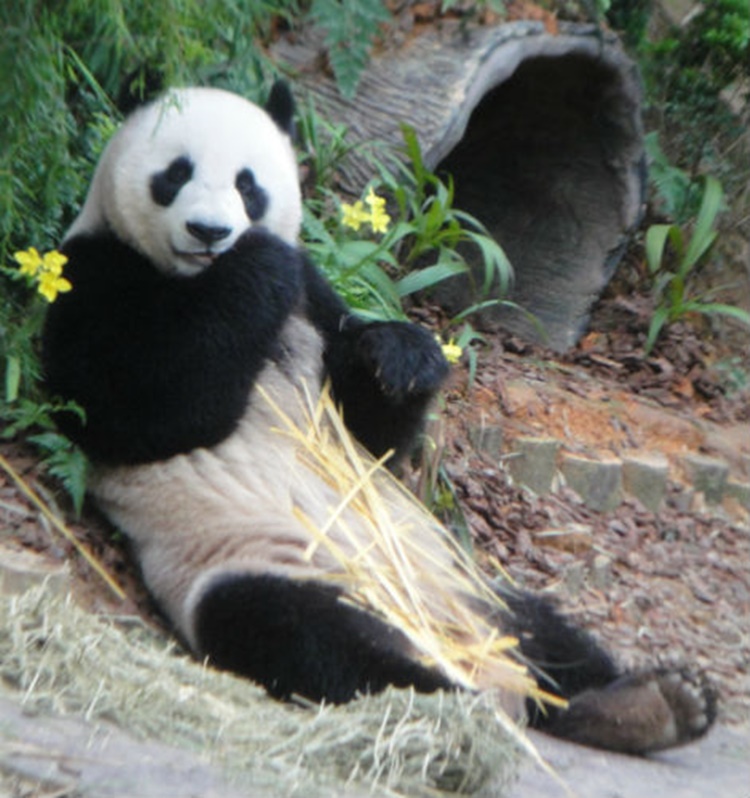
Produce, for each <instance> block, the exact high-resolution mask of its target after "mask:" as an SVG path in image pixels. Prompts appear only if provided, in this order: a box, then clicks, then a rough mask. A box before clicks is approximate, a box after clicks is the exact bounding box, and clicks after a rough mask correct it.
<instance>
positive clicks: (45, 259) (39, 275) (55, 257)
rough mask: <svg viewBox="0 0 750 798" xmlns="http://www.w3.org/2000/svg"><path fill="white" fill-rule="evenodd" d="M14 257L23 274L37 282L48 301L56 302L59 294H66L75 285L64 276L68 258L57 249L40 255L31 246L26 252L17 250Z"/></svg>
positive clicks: (37, 286)
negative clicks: (64, 267)
mask: <svg viewBox="0 0 750 798" xmlns="http://www.w3.org/2000/svg"><path fill="white" fill-rule="evenodd" d="M13 258H14V259H15V261H16V263H18V264H19V266H20V268H19V271H20V272H21V274H25V275H26V276H27V277H31V278H32V279H33V281H34V282H36V290H37V291H38V292H39V293H40V294H41V295H42V296H43V297H44V298H45V299H46V300H47V301H48V302H54V301H55V299H57V295H58V294H64V293H65V292H66V291H70V289H71V288H72V287H73V286H72V285H71V284H70V281H69V280H66V279H65V278H64V277H63V276H62V272H63V266H65V264H66V263H67V262H68V259H67V257H66V256H65V255H63V254H62V253H61V252H58V251H57V250H56V249H53V250H51V251H50V252H45V253H44V255H40V254H39V252H38V251H37V250H36V248H35V247H29V249H27V250H26V251H25V252H16V253H15V255H13Z"/></svg>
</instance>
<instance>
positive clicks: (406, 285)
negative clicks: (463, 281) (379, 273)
mask: <svg viewBox="0 0 750 798" xmlns="http://www.w3.org/2000/svg"><path fill="white" fill-rule="evenodd" d="M465 271H466V266H465V265H464V264H463V263H462V262H461V261H441V262H440V263H436V264H435V265H434V266H427V267H426V268H424V269H415V270H414V271H413V272H409V274H407V275H406V276H405V277H402V278H401V279H400V280H397V281H396V291H397V292H398V295H399V296H400V297H405V296H408V295H409V294H414V293H416V292H417V291H423V290H424V289H425V288H431V287H432V286H434V285H437V284H438V283H440V282H442V281H443V280H447V279H448V278H449V277H453V276H455V275H456V274H462V273H463V272H465Z"/></svg>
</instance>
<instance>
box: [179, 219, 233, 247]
mask: <svg viewBox="0 0 750 798" xmlns="http://www.w3.org/2000/svg"><path fill="white" fill-rule="evenodd" d="M185 227H186V229H187V231H188V233H190V235H191V236H192V237H193V238H195V239H197V240H198V241H200V242H201V243H202V244H206V245H207V246H208V247H209V248H210V247H211V245H212V244H216V243H217V242H218V241H223V240H224V239H225V238H228V237H229V236H230V235H231V234H232V228H231V227H224V226H219V225H211V224H203V223H202V222H185Z"/></svg>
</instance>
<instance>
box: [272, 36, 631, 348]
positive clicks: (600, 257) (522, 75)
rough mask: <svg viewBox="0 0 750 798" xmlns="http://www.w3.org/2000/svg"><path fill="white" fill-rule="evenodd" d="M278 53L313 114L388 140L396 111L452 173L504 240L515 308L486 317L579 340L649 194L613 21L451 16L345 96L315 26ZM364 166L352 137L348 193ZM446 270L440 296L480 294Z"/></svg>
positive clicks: (567, 341)
mask: <svg viewBox="0 0 750 798" xmlns="http://www.w3.org/2000/svg"><path fill="white" fill-rule="evenodd" d="M275 55H276V56H277V57H279V58H282V59H283V60H284V61H286V62H287V63H288V64H289V65H291V67H292V68H293V69H294V70H295V71H296V73H297V76H296V78H295V84H296V91H298V92H300V93H302V94H304V93H306V92H310V93H311V94H312V96H313V98H314V103H315V107H316V109H317V111H318V113H319V114H321V115H322V116H324V117H326V118H328V119H330V120H331V121H333V122H335V123H339V124H346V125H347V126H348V129H349V138H350V141H354V142H357V141H368V140H372V139H380V140H382V141H384V142H386V143H387V144H388V145H392V146H393V148H394V150H396V149H398V148H399V147H400V146H401V144H402V141H403V140H402V134H401V130H400V125H401V124H402V123H406V124H408V125H411V126H412V127H413V128H414V129H415V131H416V132H417V135H418V138H419V141H420V145H421V147H422V152H423V156H424V160H425V163H426V164H427V166H428V167H429V168H431V169H433V170H436V171H437V172H438V173H449V174H450V175H452V177H453V180H454V183H455V192H456V193H455V203H454V204H455V206H456V207H458V208H460V209H462V210H466V211H469V212H470V213H472V214H473V215H474V216H476V217H477V218H478V219H479V220H480V221H481V222H483V223H484V225H485V226H486V227H487V228H488V230H489V231H490V232H491V234H492V235H493V237H494V238H495V239H496V240H497V241H498V242H499V243H500V244H501V245H502V247H503V248H504V250H505V252H506V254H507V255H508V257H509V259H510V261H511V263H512V265H513V268H514V273H515V280H514V286H513V290H512V293H511V296H510V298H511V299H512V300H513V301H514V302H515V303H517V304H518V306H519V307H520V308H522V309H523V311H519V310H514V309H512V308H511V309H508V308H505V307H502V308H496V309H493V310H490V311H486V312H485V313H484V314H483V316H482V319H481V322H482V323H483V324H485V325H492V324H495V323H499V324H501V325H503V326H505V327H507V328H509V329H511V330H512V331H515V332H517V333H519V334H520V335H522V336H524V337H527V338H532V339H539V338H541V339H542V340H543V341H545V342H546V343H547V344H549V345H550V346H552V347H553V348H554V349H556V350H559V351H564V350H566V349H568V348H569V347H571V346H572V345H573V344H575V342H576V341H577V340H578V338H579V337H580V335H581V334H582V333H583V331H584V330H585V328H586V323H587V320H588V316H589V312H590V308H591V306H592V304H593V302H594V301H595V300H596V298H597V297H598V296H599V295H600V293H601V291H602V289H603V288H604V287H605V286H606V284H607V282H608V281H609V279H610V278H611V276H612V273H613V272H614V269H615V266H616V265H617V263H618V261H619V259H620V257H621V256H622V253H623V251H624V249H625V246H626V244H627V240H628V237H629V235H630V234H631V233H632V231H633V230H634V228H635V227H636V226H637V224H638V222H639V220H640V217H641V214H642V206H643V200H644V189H645V157H644V148H643V129H642V124H641V90H640V82H639V75H638V71H637V67H636V66H635V64H634V63H633V61H631V60H630V59H629V58H628V57H627V56H626V55H625V54H624V52H623V50H622V48H621V47H620V45H619V41H618V39H617V37H616V36H615V35H614V34H611V33H609V32H605V31H601V30H600V29H599V28H597V27H595V26H593V25H580V24H572V23H570V24H565V23H560V26H559V31H558V32H557V33H555V34H551V33H548V32H547V31H546V30H545V28H544V26H543V25H542V24H541V23H538V22H512V23H506V24H500V25H496V26H492V27H481V26H476V27H473V28H467V27H465V26H461V25H459V24H451V23H449V22H445V23H442V24H440V25H439V26H438V25H435V26H433V27H432V28H430V29H428V30H425V31H424V32H422V33H420V34H418V35H414V36H412V37H411V38H409V39H407V40H405V41H402V42H400V43H398V44H397V45H392V46H390V47H389V48H388V49H382V50H379V51H378V52H376V53H375V54H374V56H373V58H372V61H371V63H370V65H369V66H368V68H367V70H366V72H365V74H364V75H363V77H362V80H361V83H360V85H359V87H358V90H357V93H356V95H355V96H354V97H353V98H352V99H350V100H348V99H345V98H343V97H342V96H341V94H340V93H339V92H338V90H337V88H336V85H335V82H334V80H333V79H332V77H330V76H329V75H327V74H326V72H325V70H324V69H323V68H322V67H321V64H323V63H324V59H323V58H322V57H321V45H320V42H319V40H318V41H316V40H315V38H314V37H311V38H309V39H305V37H303V38H302V39H298V40H297V41H296V42H294V43H291V42H289V41H283V42H280V43H279V45H278V46H277V48H276V51H275ZM372 176H373V175H372V169H371V167H370V166H369V165H368V162H367V161H366V160H365V159H364V158H362V157H359V156H358V155H357V154H356V152H355V153H354V154H353V155H352V156H351V157H350V158H349V160H348V161H347V162H346V163H345V165H344V166H343V169H342V186H343V188H344V190H346V191H349V192H351V193H354V194H358V193H359V192H360V190H361V189H362V187H363V186H364V185H365V184H366V183H367V181H368V180H370V179H371V178H372ZM467 254H468V257H467V259H468V260H469V261H470V262H471V260H472V254H471V253H467ZM473 268H475V269H476V268H478V265H477V264H475V265H474V267H473ZM453 280H455V281H456V282H454V283H453V284H451V285H447V286H444V287H443V288H442V289H440V290H438V292H437V298H438V299H439V300H440V301H442V302H443V303H444V304H446V305H448V307H449V310H458V309H460V308H461V307H465V306H467V305H468V304H470V303H471V302H473V301H476V300H477V299H479V297H478V296H477V294H476V291H475V289H474V288H473V285H474V284H476V282H478V281H476V280H474V281H472V280H469V279H462V278H453ZM528 312H530V313H531V314H533V315H534V317H536V319H537V320H538V322H540V323H541V325H542V327H543V329H544V334H542V335H540V329H539V325H538V324H537V323H535V322H532V321H530V319H529V314H528Z"/></svg>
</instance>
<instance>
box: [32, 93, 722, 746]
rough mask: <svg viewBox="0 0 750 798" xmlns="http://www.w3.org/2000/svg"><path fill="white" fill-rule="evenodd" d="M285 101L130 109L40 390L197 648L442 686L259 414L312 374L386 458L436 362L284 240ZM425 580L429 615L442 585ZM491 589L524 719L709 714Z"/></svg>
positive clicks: (617, 722) (424, 400)
mask: <svg viewBox="0 0 750 798" xmlns="http://www.w3.org/2000/svg"><path fill="white" fill-rule="evenodd" d="M293 114H294V105H293V101H292V97H291V94H290V91H289V89H288V87H287V86H286V85H285V84H283V83H278V84H276V85H275V86H274V88H273V90H272V91H271V94H270V97H269V99H268V101H267V103H266V105H265V107H260V106H257V105H255V104H253V103H251V102H248V101H247V100H245V99H244V98H242V97H239V96H237V95H234V94H232V93H228V92H226V91H223V90H219V89H213V88H186V89H179V90H172V91H169V92H167V93H166V94H165V95H163V96H162V97H160V98H158V99H156V100H153V101H151V102H150V103H148V104H146V105H144V106H142V107H140V108H138V109H137V110H135V111H134V112H133V113H132V114H131V115H130V116H129V117H128V118H127V120H126V121H125V122H124V124H123V125H122V127H121V129H120V130H119V131H118V132H117V133H116V134H115V136H114V137H113V138H112V140H111V141H110V143H109V144H108V146H107V147H106V149H105V151H104V153H103V155H102V157H101V159H100V161H99V163H98V165H97V168H96V171H95V174H94V177H93V181H92V184H91V186H90V190H89V193H88V195H87V198H86V201H85V203H84V205H83V207H82V209H81V211H80V214H79V215H78V217H77V218H76V219H75V221H74V222H73V224H72V226H71V228H70V230H69V232H68V233H67V236H66V237H65V240H64V242H63V245H62V251H63V252H64V254H65V255H66V256H67V257H68V259H69V264H68V266H67V271H66V275H67V276H69V278H70V281H71V282H72V284H73V290H72V291H70V292H69V293H66V294H64V295H61V296H60V297H59V298H58V299H57V301H56V302H55V303H54V304H52V305H51V306H50V309H49V312H48V315H47V318H46V323H45V328H44V333H43V367H44V375H45V380H46V385H47V389H48V391H49V393H50V394H51V395H52V396H56V397H60V398H63V399H65V400H74V401H75V402H76V403H78V405H80V407H81V408H83V410H84V412H85V419H82V418H81V417H80V416H79V415H77V414H73V413H67V414H61V415H60V416H59V418H58V421H59V426H60V428H61V429H62V431H63V432H64V433H65V434H67V435H68V436H69V437H70V438H72V439H73V440H74V441H75V442H76V443H78V444H79V445H80V446H81V447H82V448H83V450H84V451H85V452H86V453H87V455H88V457H89V459H90V461H91V463H92V474H91V478H90V492H91V494H92V496H93V498H94V500H95V501H96V502H97V503H98V505H99V506H100V507H101V508H102V509H103V510H104V512H105V513H106V514H107V516H108V517H109V518H110V519H111V520H112V521H113V522H114V524H115V525H116V526H118V527H119V528H120V529H122V530H123V531H124V532H125V533H126V535H127V536H128V538H129V539H130V541H131V542H132V544H133V550H134V555H135V557H136V558H137V562H138V564H139V566H140V569H141V571H142V574H143V579H144V581H145V585H146V586H147V588H148V590H149V591H150V593H151V594H152V595H153V597H154V599H155V600H156V602H157V604H158V606H159V607H160V609H161V610H162V612H163V613H164V615H165V616H166V618H167V619H168V621H169V622H170V623H171V625H172V626H173V628H174V629H175V631H176V633H177V634H178V635H179V637H180V638H181V639H182V640H183V641H184V642H185V644H186V645H187V646H188V647H189V649H190V650H191V651H192V652H193V653H194V654H195V655H196V657H199V658H202V659H207V660H208V661H209V662H211V663H212V664H214V665H215V666H216V667H218V668H222V669H228V670H232V671H235V672H237V673H239V674H243V675H245V676H247V677H249V678H250V679H252V680H254V681H256V682H257V683H259V684H261V685H263V686H264V687H265V688H266V689H267V690H268V692H269V693H270V694H271V695H272V696H274V697H277V698H279V699H289V698H292V697H294V696H303V697H305V698H307V699H311V700H314V701H322V700H324V701H328V702H332V703H340V702H345V701H348V700H350V699H352V698H353V697H355V696H356V695H358V694H360V693H368V692H371V693H372V692H377V691H379V690H382V689H383V688H384V687H386V686H387V685H389V684H392V685H396V686H412V687H414V688H415V689H417V690H421V691H426V692H429V691H434V690H437V689H439V688H444V689H451V688H453V687H454V685H455V679H453V678H452V677H451V675H450V674H448V673H446V672H445V671H444V670H441V669H440V668H439V667H437V666H435V665H434V664H431V663H430V662H428V661H425V659H424V658H421V657H419V656H417V655H416V652H415V651H414V649H413V646H412V644H411V643H410V641H409V639H408V638H407V636H406V635H405V634H403V632H402V630H401V629H399V628H398V625H397V624H394V623H392V622H388V621H386V620H384V619H383V617H381V616H380V615H379V614H378V613H377V612H373V611H370V610H369V609H368V608H367V607H363V606H362V605H361V604H358V603H356V602H352V601H348V600H347V586H346V584H345V583H344V582H341V581H337V580H336V579H335V578H333V579H332V578H330V577H331V575H332V574H333V573H334V572H335V571H336V568H337V566H336V563H334V562H332V560H331V558H330V556H329V555H328V554H327V553H326V552H325V551H324V550H322V549H320V548H318V549H317V550H316V551H315V553H314V554H313V555H312V556H311V554H310V552H311V551H312V550H313V549H312V548H311V540H310V530H309V528H308V526H306V525H305V524H303V523H301V522H300V517H299V508H300V507H302V508H303V509H304V512H305V514H306V516H307V517H308V518H311V519H312V520H313V522H314V523H315V524H317V525H322V524H325V523H326V519H327V518H328V517H329V516H330V514H331V507H332V506H334V505H335V503H336V501H337V498H336V497H335V496H331V495H330V491H331V488H330V484H329V482H328V481H327V480H326V479H325V475H324V474H323V475H322V474H319V473H314V472H313V471H311V470H310V469H307V470H305V469H304V468H302V467H300V463H299V456H298V455H299V452H298V443H296V442H295V439H294V437H293V436H284V435H279V434H278V426H279V415H278V412H277V411H278V410H279V409H281V411H282V412H283V413H284V414H285V415H286V416H288V417H290V418H291V419H292V420H293V421H294V423H295V424H298V425H304V424H305V423H307V422H308V421H309V419H308V417H307V416H306V414H305V412H304V409H303V408H304V407H305V406H306V405H305V402H304V401H302V397H303V396H304V397H306V398H307V401H308V405H309V401H310V399H311V398H312V400H313V403H314V400H315V397H316V396H318V395H319V394H320V392H321V390H322V387H321V386H322V385H323V383H324V382H327V383H329V384H330V390H331V392H332V395H333V398H334V400H335V402H336V406H337V407H338V408H339V411H340V414H341V418H342V419H343V422H344V423H345V425H346V428H347V429H348V430H349V431H350V433H351V435H352V436H353V438H355V439H356V440H357V441H358V442H359V444H361V445H362V447H364V448H365V449H366V450H368V451H369V452H370V453H371V455H372V456H374V457H375V458H383V457H387V456H388V453H392V454H391V455H390V456H391V460H390V462H391V463H394V462H396V461H397V460H398V458H399V457H401V456H403V455H404V454H405V453H407V452H408V451H409V449H410V447H411V446H412V443H413V441H414V439H415V436H416V435H417V434H418V432H419V429H420V425H421V423H422V419H423V416H424V414H425V411H426V409H427V407H428V405H429V403H430V401H431V400H432V398H433V397H434V396H435V394H436V392H437V391H438V389H439V387H440V385H441V383H442V381H443V380H444V378H445V376H446V374H447V370H448V367H447V364H446V362H445V360H444V358H443V356H442V353H441V350H440V347H439V346H438V345H437V344H436V342H435V340H434V339H433V336H432V335H431V334H430V333H428V332H427V331H426V330H423V329H421V328H420V327H418V326H415V325H413V324H411V323H407V322H367V321H365V320H363V319H361V318H359V317H358V316H357V315H355V314H354V313H352V312H351V311H350V310H349V309H348V307H347V306H346V305H345V304H344V302H343V301H342V300H341V299H340V297H339V296H338V295H337V294H336V293H335V292H334V291H333V290H332V288H331V287H330V286H329V284H328V283H327V282H326V280H325V279H324V278H323V277H322V276H321V274H319V273H318V271H317V270H316V268H315V267H314V265H313V264H312V262H311V261H310V259H309V258H308V257H307V256H306V255H305V253H304V252H303V250H302V249H301V248H300V247H299V246H298V243H297V238H298V234H299V230H300V224H301V215H302V204H301V197H300V188H299V183H298V171H297V164H296V159H295V154H294V150H293V145H292V141H291V132H292V127H293ZM384 496H385V500H386V501H388V502H394V504H396V505H397V504H398V502H399V501H400V499H398V493H397V492H396V491H393V490H391V489H386V490H385V493H384ZM396 512H401V510H400V509H399V508H398V507H397V508H396ZM404 512H410V511H404ZM422 519H423V516H417V521H416V522H414V523H413V524H412V526H413V528H412V530H411V532H410V534H412V535H413V536H414V537H415V538H421V539H423V542H424V544H425V546H426V547H430V546H431V541H432V538H431V536H434V535H436V534H438V533H436V532H435V529H434V528H432V527H431V525H430V524H429V523H428V522H425V521H424V520H422ZM350 520H351V519H350ZM355 524H356V522H355ZM355 528H356V527H355ZM333 534H334V535H335V534H338V533H337V532H336V530H335V529H334V533H333ZM341 539H343V536H342V537H341ZM342 545H343V544H342ZM313 548H314V547H313ZM427 567H430V566H429V565H428V566H427ZM334 575H335V574H334ZM431 584H432V587H430V588H429V590H431V591H433V592H434V593H435V595H430V596H427V603H428V604H429V605H430V606H434V607H435V608H436V609H435V611H436V612H439V611H440V610H439V608H440V607H441V606H443V604H441V602H445V601H447V600H448V599H446V598H445V597H442V596H440V595H438V594H439V593H440V590H435V588H434V583H431ZM448 590H449V588H448V587H446V591H448ZM453 598H456V597H455V596H454V597H453ZM458 598H459V599H461V597H458ZM504 599H505V605H504V606H505V609H504V610H502V611H500V612H498V611H497V610H496V609H493V610H492V612H493V613H494V615H493V618H492V622H493V623H497V624H498V625H499V626H500V627H501V628H502V630H503V632H506V633H508V634H512V635H515V636H517V637H518V639H519V640H520V650H521V653H522V655H523V656H524V657H525V660H526V661H528V662H529V663H530V666H531V667H532V668H535V670H534V673H535V674H537V675H538V679H539V680H540V682H541V683H543V684H544V686H545V688H546V689H547V690H548V691H551V692H553V693H556V694H557V695H558V696H561V697H562V698H564V699H568V700H569V704H568V706H567V708H562V707H554V706H551V707H548V708H546V709H544V710H543V711H540V710H539V709H538V708H536V706H532V707H530V708H531V712H530V717H529V719H530V722H531V723H532V725H534V726H538V727H540V728H544V729H546V730H547V731H549V732H550V733H552V734H556V735H559V736H562V737H566V738H568V739H571V740H575V741H579V742H582V743H585V744H588V745H593V746H600V747H604V748H609V749H614V750H620V751H625V752H631V753H647V752H651V751H655V750H659V749H663V748H667V747H670V746H673V745H679V744H682V743H685V742H688V741H690V740H693V739H695V738H697V737H699V736H701V735H702V734H704V733H705V732H706V730H707V729H708V728H709V727H710V726H711V724H712V722H713V720H714V716H715V701H714V697H713V692H712V690H711V689H709V688H708V687H707V686H706V684H705V683H704V680H703V678H702V677H700V676H695V675H693V674H691V673H689V672H687V671H683V670H673V671H669V670H663V669H659V668H657V669H654V670H652V671H648V672H638V673H630V674H621V673H620V672H619V671H618V669H617V668H616V666H615V664H614V661H613V659H612V658H611V657H610V656H609V655H608V654H607V653H606V652H604V651H603V650H602V649H601V648H600V647H599V646H598V645H597V644H596V643H595V641H594V640H593V639H592V637H591V636H589V635H588V634H586V633H584V632H583V631H581V630H580V629H578V628H576V627H575V626H574V625H572V624H571V623H570V622H569V621H568V620H567V619H565V618H564V617H563V616H562V615H561V614H560V613H559V612H558V610H557V609H555V608H553V607H552V606H550V605H549V604H548V603H547V602H546V601H544V600H542V599H541V598H539V597H536V596H532V595H527V594H525V593H522V592H520V591H518V590H516V589H510V588H507V589H506V590H505V593H504ZM488 612H489V610H488ZM482 687H487V688H492V687H493V685H492V684H491V683H490V684H485V685H482Z"/></svg>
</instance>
